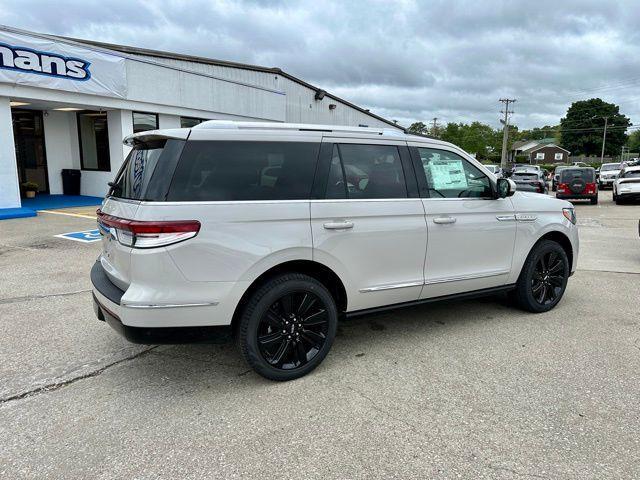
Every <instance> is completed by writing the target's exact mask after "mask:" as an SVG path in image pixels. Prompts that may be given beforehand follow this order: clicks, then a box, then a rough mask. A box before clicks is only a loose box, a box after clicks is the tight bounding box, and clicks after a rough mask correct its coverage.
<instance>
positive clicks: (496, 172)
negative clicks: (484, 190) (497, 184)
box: [484, 165, 504, 178]
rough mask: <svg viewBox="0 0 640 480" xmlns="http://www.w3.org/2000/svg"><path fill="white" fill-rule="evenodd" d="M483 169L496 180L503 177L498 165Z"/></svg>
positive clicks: (487, 166)
mask: <svg viewBox="0 0 640 480" xmlns="http://www.w3.org/2000/svg"><path fill="white" fill-rule="evenodd" d="M484 168H486V169H487V170H489V171H490V172H491V173H493V174H494V175H495V176H496V178H502V177H503V176H504V175H503V174H502V167H500V165H485V166H484Z"/></svg>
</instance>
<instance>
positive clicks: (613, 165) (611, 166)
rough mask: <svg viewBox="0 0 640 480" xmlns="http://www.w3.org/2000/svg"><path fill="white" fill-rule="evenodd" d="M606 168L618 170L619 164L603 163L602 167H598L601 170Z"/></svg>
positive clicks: (604, 170) (606, 169)
mask: <svg viewBox="0 0 640 480" xmlns="http://www.w3.org/2000/svg"><path fill="white" fill-rule="evenodd" d="M608 170H620V164H619V163H605V164H604V165H602V167H600V171H601V172H606V171H608Z"/></svg>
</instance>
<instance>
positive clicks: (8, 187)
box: [0, 97, 20, 208]
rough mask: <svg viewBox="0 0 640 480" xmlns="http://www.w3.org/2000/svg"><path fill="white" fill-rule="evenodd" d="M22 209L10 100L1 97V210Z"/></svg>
mask: <svg viewBox="0 0 640 480" xmlns="http://www.w3.org/2000/svg"><path fill="white" fill-rule="evenodd" d="M18 207H20V188H19V187H18V164H17V163H16V150H15V147H14V143H13V122H12V120H11V107H10V106H9V99H8V98H3V97H0V208H18Z"/></svg>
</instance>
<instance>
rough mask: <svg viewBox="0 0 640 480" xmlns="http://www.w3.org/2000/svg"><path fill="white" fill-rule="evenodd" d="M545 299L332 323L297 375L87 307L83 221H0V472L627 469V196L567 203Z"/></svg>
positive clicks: (639, 448) (637, 305)
mask: <svg viewBox="0 0 640 480" xmlns="http://www.w3.org/2000/svg"><path fill="white" fill-rule="evenodd" d="M577 212H578V216H579V218H580V220H581V227H580V229H581V253H580V262H579V270H578V272H577V273H576V274H575V275H574V277H573V278H572V279H571V280H570V282H569V288H568V290H567V293H566V295H565V298H564V299H563V301H562V302H561V303H560V305H559V306H558V307H557V308H556V309H554V310H553V311H551V312H548V313H546V314H542V315H531V314H526V313H523V312H520V311H518V310H514V309H512V308H511V307H509V306H508V305H507V304H506V303H505V302H503V301H501V300H500V299H481V300H473V301H465V302H448V303H441V304H435V305H428V306H425V307H420V308H411V309H407V310H401V311H396V312H387V313H384V314H377V315H375V316H369V317H363V318H358V319H354V320H348V321H345V322H343V323H341V325H340V327H339V333H338V337H337V339H336V342H335V345H334V348H333V350H332V352H331V353H330V354H329V356H328V357H327V359H326V360H325V362H324V363H323V365H321V366H320V367H319V368H318V369H317V370H316V371H315V372H314V373H312V374H311V375H309V376H307V377H305V378H302V379H299V380H296V381H293V382H288V383H284V384H283V383H273V382H269V381H266V380H264V379H262V378H260V377H258V376H257V375H255V374H254V373H253V372H252V371H250V370H248V368H247V366H246V365H245V364H244V363H243V362H242V360H241V358H240V356H239V355H238V353H237V352H236V350H235V347H234V346H233V345H230V344H229V345H185V346H166V345H165V346H159V347H150V346H140V345H133V344H129V343H127V342H126V341H125V340H123V339H122V338H120V337H119V336H118V335H117V334H116V333H115V332H113V331H111V330H110V329H109V327H108V326H107V325H105V324H103V323H102V322H99V321H97V320H96V319H95V318H94V314H93V309H92V306H91V294H90V291H89V289H90V284H89V275H88V272H89V269H90V267H91V265H92V263H93V261H94V260H95V258H96V256H97V255H98V252H99V245H98V244H88V245H85V244H80V243H77V242H71V241H65V240H63V239H58V238H54V237H53V235H55V234H58V233H64V232H68V231H77V230H82V229H88V228H91V227H92V226H93V223H92V221H91V220H88V219H82V218H74V217H65V216H60V215H47V214H41V215H40V216H39V217H36V218H32V219H22V220H10V221H3V222H0V328H1V331H2V335H0V439H1V440H0V478H7V479H21V478H25V479H27V478H52V479H54V478H55V479H57V478H78V479H84V478H95V479H111V478H123V479H129V478H140V479H147V478H154V479H155V478H171V479H173V478H194V479H195V478H206V477H215V478H272V477H293V476H298V477H302V478H318V479H320V478H323V479H326V478H340V479H345V478H363V479H364V478H385V479H386V478H402V479H406V478H447V479H448V478H486V479H512V478H544V479H556V478H559V479H574V478H575V479H588V478H593V479H603V478H612V479H614V478H615V479H619V478H638V477H639V475H638V472H640V436H639V435H638V434H637V432H638V431H639V430H640V408H639V407H638V398H640V381H639V380H640V378H639V377H640V373H638V372H640V331H639V327H640V316H639V315H638V312H639V311H640V296H639V295H638V294H637V292H638V287H639V286H640V277H638V274H640V239H639V238H638V218H639V217H640V206H637V205H636V206H631V205H630V206H615V205H614V204H613V203H612V202H611V194H610V192H609V191H607V192H601V203H600V205H598V206H591V205H583V204H580V205H577Z"/></svg>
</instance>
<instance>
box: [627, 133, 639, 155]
mask: <svg viewBox="0 0 640 480" xmlns="http://www.w3.org/2000/svg"><path fill="white" fill-rule="evenodd" d="M627 146H628V147H629V151H630V152H633V153H638V152H640V130H636V131H635V132H633V133H632V134H631V135H629V140H628V141H627Z"/></svg>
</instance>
